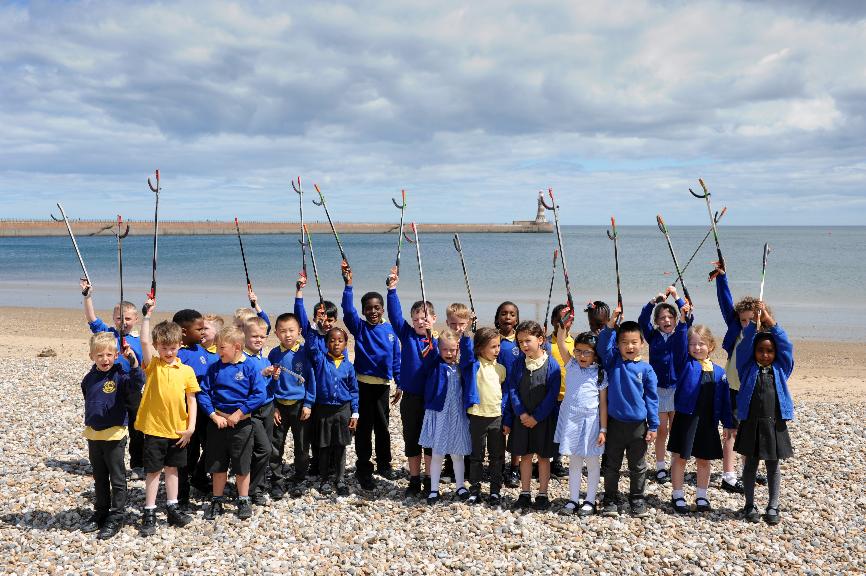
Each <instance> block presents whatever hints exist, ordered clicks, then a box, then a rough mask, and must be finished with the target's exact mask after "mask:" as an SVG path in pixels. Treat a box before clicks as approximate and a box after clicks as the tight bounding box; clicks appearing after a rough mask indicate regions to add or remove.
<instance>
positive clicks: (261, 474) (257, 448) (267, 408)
mask: <svg viewBox="0 0 866 576" xmlns="http://www.w3.org/2000/svg"><path fill="white" fill-rule="evenodd" d="M251 419H252V421H253V458H252V463H251V470H250V495H254V494H257V493H259V492H261V491H263V490H267V474H268V464H269V463H270V460H271V437H272V436H273V434H274V403H273V402H268V403H267V404H265V405H263V406H259V407H258V408H256V409H255V410H253V413H252V414H251Z"/></svg>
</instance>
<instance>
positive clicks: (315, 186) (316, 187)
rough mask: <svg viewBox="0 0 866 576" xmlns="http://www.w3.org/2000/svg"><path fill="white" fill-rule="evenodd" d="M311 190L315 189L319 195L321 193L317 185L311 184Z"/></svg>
mask: <svg viewBox="0 0 866 576" xmlns="http://www.w3.org/2000/svg"><path fill="white" fill-rule="evenodd" d="M313 188H315V189H316V192H318V193H319V194H321V193H322V191H321V190H319V185H318V184H313Z"/></svg>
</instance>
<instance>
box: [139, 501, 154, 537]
mask: <svg viewBox="0 0 866 576" xmlns="http://www.w3.org/2000/svg"><path fill="white" fill-rule="evenodd" d="M138 531H139V533H140V534H141V535H142V536H153V535H154V534H156V508H150V509H147V508H145V509H144V514H142V515H141V524H140V525H139V528H138Z"/></svg>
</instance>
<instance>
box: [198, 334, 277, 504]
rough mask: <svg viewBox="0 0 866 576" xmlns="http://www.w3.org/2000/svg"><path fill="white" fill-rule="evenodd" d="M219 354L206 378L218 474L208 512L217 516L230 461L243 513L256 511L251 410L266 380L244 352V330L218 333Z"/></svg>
mask: <svg viewBox="0 0 866 576" xmlns="http://www.w3.org/2000/svg"><path fill="white" fill-rule="evenodd" d="M216 343H217V350H218V352H219V360H218V361H217V362H215V363H214V364H212V365H211V367H210V368H208V371H207V374H205V377H204V379H203V380H202V386H201V392H199V394H198V398H199V400H200V401H201V406H202V411H203V412H204V413H205V414H207V416H208V432H207V442H208V445H207V450H206V453H207V457H208V470H209V471H210V472H211V474H212V476H213V492H212V493H213V498H212V500H211V505H210V508H208V510H207V512H206V513H205V516H204V517H205V519H206V520H214V519H216V517H217V516H219V515H220V514H222V513H223V493H224V491H225V486H226V480H227V478H228V467H229V463H231V466H232V470H234V472H235V475H236V476H235V478H236V485H237V489H238V517H239V518H240V519H242V520H246V519H247V518H249V517H250V516H252V513H253V511H252V506H251V505H250V498H249V489H250V465H251V458H252V450H253V422H252V419H251V418H250V414H251V413H252V412H253V411H254V410H255V407H256V406H258V405H259V404H261V402H262V401H263V400H264V396H265V389H266V387H267V383H266V382H265V379H264V377H263V376H262V375H261V372H260V371H259V370H258V368H257V367H256V366H254V364H253V362H250V361H249V360H248V358H247V356H246V355H244V353H243V347H244V333H243V332H241V331H240V330H239V329H238V328H237V327H236V326H233V325H232V326H226V327H225V328H223V329H222V330H220V332H219V334H217V338H216Z"/></svg>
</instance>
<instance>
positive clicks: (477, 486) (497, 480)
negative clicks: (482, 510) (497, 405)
mask: <svg viewBox="0 0 866 576" xmlns="http://www.w3.org/2000/svg"><path fill="white" fill-rule="evenodd" d="M469 435H470V436H471V437H472V456H471V459H470V466H469V483H470V485H471V487H472V490H473V491H476V492H480V491H481V474H482V472H483V470H484V449H485V444H486V448H487V454H488V456H489V459H490V463H489V468H488V470H489V472H490V493H491V494H499V490H500V488H502V463H503V462H504V460H505V436H503V434H502V416H493V417H488V416H475V415H473V414H470V415H469Z"/></svg>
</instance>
